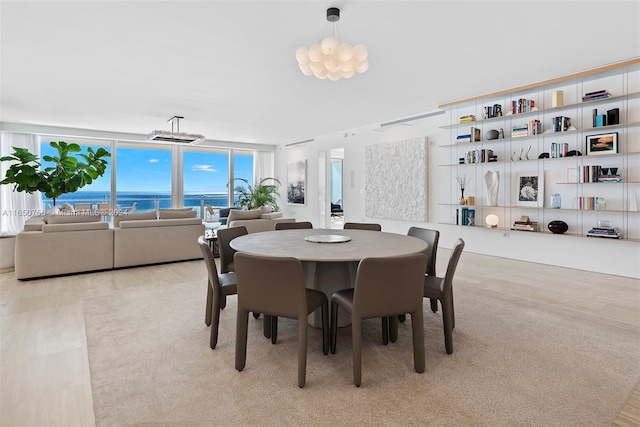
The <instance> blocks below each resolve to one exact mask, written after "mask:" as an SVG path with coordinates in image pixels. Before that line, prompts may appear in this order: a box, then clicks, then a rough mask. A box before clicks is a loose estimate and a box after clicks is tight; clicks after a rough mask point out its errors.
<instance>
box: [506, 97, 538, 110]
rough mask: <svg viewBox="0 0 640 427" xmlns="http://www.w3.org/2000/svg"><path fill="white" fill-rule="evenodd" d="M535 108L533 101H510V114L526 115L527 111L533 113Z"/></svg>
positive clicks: (521, 99)
mask: <svg viewBox="0 0 640 427" xmlns="http://www.w3.org/2000/svg"><path fill="white" fill-rule="evenodd" d="M535 106H536V103H535V101H534V100H533V99H525V98H520V99H514V100H513V101H511V114H518V113H528V112H529V111H533V108H534V107H535Z"/></svg>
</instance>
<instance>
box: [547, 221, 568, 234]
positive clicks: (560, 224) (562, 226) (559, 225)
mask: <svg viewBox="0 0 640 427" xmlns="http://www.w3.org/2000/svg"><path fill="white" fill-rule="evenodd" d="M548 228H549V231H551V232H552V233H553V234H563V233H565V232H566V231H567V230H568V229H569V226H568V225H567V223H566V222H564V221H559V220H556V221H551V222H550V223H549V225H548Z"/></svg>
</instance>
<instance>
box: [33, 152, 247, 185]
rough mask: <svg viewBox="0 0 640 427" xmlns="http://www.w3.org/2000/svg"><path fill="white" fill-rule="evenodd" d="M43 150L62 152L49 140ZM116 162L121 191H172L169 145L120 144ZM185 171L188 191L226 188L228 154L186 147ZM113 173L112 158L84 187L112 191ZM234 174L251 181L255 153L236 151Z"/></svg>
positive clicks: (49, 164)
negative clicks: (142, 145)
mask: <svg viewBox="0 0 640 427" xmlns="http://www.w3.org/2000/svg"><path fill="white" fill-rule="evenodd" d="M82 148H83V150H82V152H83V153H86V146H82ZM94 149H96V148H95V147H94ZM40 154H41V158H42V157H44V156H47V155H49V156H57V154H58V152H57V150H56V149H55V148H53V147H51V146H50V145H49V144H48V143H43V144H42V145H41V153H40ZM116 165H117V171H116V188H117V191H118V192H122V191H128V192H146V193H157V192H169V193H170V192H171V151H170V150H169V149H147V148H126V147H118V150H117V158H116ZM42 166H43V167H47V166H51V163H49V162H45V161H44V160H43V161H42ZM183 175H184V183H183V186H184V193H185V194H192V193H220V192H226V191H227V182H228V180H229V160H228V155H227V153H208V152H202V151H185V152H184V156H183ZM110 176H111V159H109V166H108V167H107V169H106V171H105V174H104V175H103V176H102V177H100V178H98V179H96V180H95V181H94V182H93V183H92V184H91V185H88V186H85V187H83V188H82V189H81V190H80V191H110V188H111V178H110ZM234 176H235V177H236V178H245V179H248V180H249V181H251V178H252V176H253V155H252V153H250V152H247V153H246V154H245V153H238V152H236V153H235V156H234ZM236 185H237V184H236Z"/></svg>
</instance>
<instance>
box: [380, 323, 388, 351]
mask: <svg viewBox="0 0 640 427" xmlns="http://www.w3.org/2000/svg"><path fill="white" fill-rule="evenodd" d="M381 323H382V344H384V345H387V344H389V316H384V317H382V322H381Z"/></svg>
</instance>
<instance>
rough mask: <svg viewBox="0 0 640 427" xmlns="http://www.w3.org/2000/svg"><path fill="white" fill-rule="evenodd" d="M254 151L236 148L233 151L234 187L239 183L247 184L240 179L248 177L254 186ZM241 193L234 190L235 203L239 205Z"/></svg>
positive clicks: (250, 183)
mask: <svg viewBox="0 0 640 427" xmlns="http://www.w3.org/2000/svg"><path fill="white" fill-rule="evenodd" d="M253 162H254V159H253V151H243V150H234V151H233V178H234V181H235V182H234V185H233V188H235V187H237V186H238V185H241V186H245V185H244V183H243V182H242V181H239V180H238V178H240V179H246V180H247V181H248V182H249V185H251V186H253V184H254V182H253ZM238 197H239V194H238V193H236V192H235V191H234V193H233V204H234V205H237V203H238Z"/></svg>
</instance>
